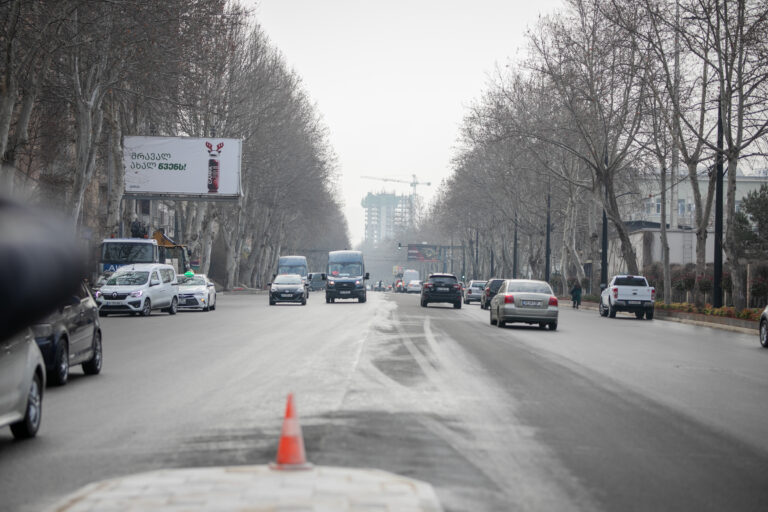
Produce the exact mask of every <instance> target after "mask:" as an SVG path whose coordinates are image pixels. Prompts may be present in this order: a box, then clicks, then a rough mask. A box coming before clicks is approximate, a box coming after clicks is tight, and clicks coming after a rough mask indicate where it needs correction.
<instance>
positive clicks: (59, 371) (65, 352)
mask: <svg viewBox="0 0 768 512" xmlns="http://www.w3.org/2000/svg"><path fill="white" fill-rule="evenodd" d="M32 331H33V332H34V333H35V341H37V346H38V347H40V352H41V353H42V354H43V359H44V360H45V367H46V371H47V373H48V382H49V383H50V384H53V385H56V386H63V385H64V384H66V383H67V380H68V379H69V368H70V367H71V366H75V365H78V364H81V365H83V373H85V374H86V375H96V374H98V373H99V372H101V362H102V359H101V358H102V348H101V326H100V325H99V310H98V307H97V306H96V301H95V300H93V296H91V292H90V290H89V289H88V287H87V286H85V283H81V284H80V288H78V290H77V292H76V294H75V295H72V296H71V297H69V298H68V299H67V300H66V301H65V302H64V303H63V304H61V305H60V306H59V307H58V308H57V309H56V310H54V311H53V312H52V313H51V314H49V315H48V316H47V317H46V318H44V319H43V320H41V321H40V322H39V323H37V324H35V325H33V326H32Z"/></svg>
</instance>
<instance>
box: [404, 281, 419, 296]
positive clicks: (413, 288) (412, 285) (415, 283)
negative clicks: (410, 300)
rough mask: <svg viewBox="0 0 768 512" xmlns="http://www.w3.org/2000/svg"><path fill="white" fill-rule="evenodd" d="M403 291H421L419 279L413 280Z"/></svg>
mask: <svg viewBox="0 0 768 512" xmlns="http://www.w3.org/2000/svg"><path fill="white" fill-rule="evenodd" d="M405 293H421V281H418V280H413V281H411V282H409V283H408V284H407V285H406V287H405Z"/></svg>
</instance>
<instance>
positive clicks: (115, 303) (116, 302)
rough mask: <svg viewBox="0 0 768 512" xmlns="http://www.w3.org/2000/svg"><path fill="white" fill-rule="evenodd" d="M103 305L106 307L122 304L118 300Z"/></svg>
mask: <svg viewBox="0 0 768 512" xmlns="http://www.w3.org/2000/svg"><path fill="white" fill-rule="evenodd" d="M105 304H106V305H107V306H122V305H123V303H122V302H120V301H119V300H108V301H107V302H105Z"/></svg>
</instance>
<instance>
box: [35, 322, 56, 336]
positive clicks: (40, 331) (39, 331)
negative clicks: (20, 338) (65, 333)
mask: <svg viewBox="0 0 768 512" xmlns="http://www.w3.org/2000/svg"><path fill="white" fill-rule="evenodd" d="M32 332H33V333H34V334H35V338H49V337H50V336H51V335H52V334H53V325H51V324H37V325H33V326H32Z"/></svg>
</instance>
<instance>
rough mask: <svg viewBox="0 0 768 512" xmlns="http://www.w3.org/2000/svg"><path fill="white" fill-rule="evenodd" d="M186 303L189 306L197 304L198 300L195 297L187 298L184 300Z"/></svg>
mask: <svg viewBox="0 0 768 512" xmlns="http://www.w3.org/2000/svg"><path fill="white" fill-rule="evenodd" d="M184 304H185V305H187V306H194V305H196V304H197V301H196V300H195V299H187V300H185V301H184Z"/></svg>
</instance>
